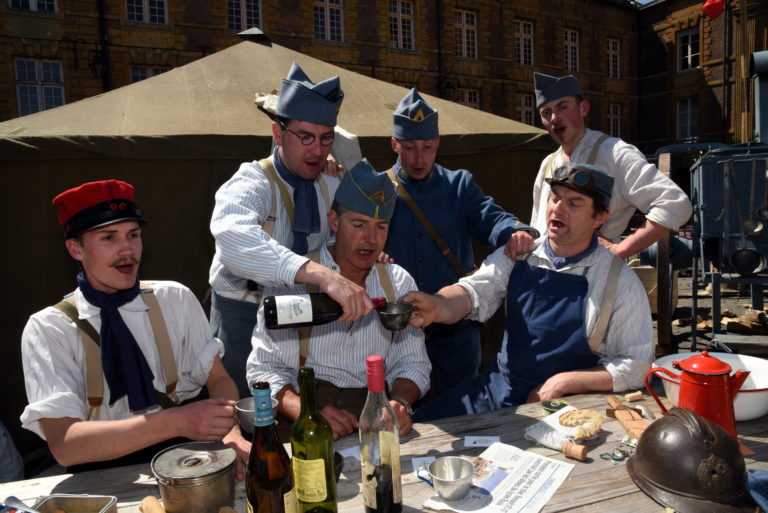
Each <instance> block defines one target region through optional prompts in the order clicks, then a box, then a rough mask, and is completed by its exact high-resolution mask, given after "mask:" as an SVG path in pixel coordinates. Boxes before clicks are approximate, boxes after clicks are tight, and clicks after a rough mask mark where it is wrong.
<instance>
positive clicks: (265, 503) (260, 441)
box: [245, 381, 297, 513]
mask: <svg viewBox="0 0 768 513" xmlns="http://www.w3.org/2000/svg"><path fill="white" fill-rule="evenodd" d="M253 403H254V416H253V441H252V444H251V452H250V454H249V456H248V472H247V476H246V481H245V498H246V507H247V511H248V513H272V512H278V513H297V503H296V490H295V488H294V486H293V472H292V468H291V460H290V459H289V458H288V453H287V452H285V447H283V444H282V443H280V437H279V436H278V434H277V427H276V426H275V418H274V415H273V414H272V399H271V396H270V392H269V383H266V382H264V381H260V382H258V383H255V384H254V385H253Z"/></svg>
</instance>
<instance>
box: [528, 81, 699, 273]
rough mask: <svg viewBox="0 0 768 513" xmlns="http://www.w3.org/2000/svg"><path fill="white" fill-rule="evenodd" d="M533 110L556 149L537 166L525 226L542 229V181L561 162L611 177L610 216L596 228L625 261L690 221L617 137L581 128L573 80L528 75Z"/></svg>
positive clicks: (683, 203)
mask: <svg viewBox="0 0 768 513" xmlns="http://www.w3.org/2000/svg"><path fill="white" fill-rule="evenodd" d="M533 82H534V88H535V90H536V106H537V107H538V109H539V115H540V116H541V122H542V124H543V125H544V129H545V130H547V131H548V132H549V135H550V136H551V137H552V139H554V140H555V142H556V143H558V144H559V145H560V147H559V148H558V149H557V151H555V152H554V153H552V154H551V155H549V156H548V157H547V158H545V159H544V161H543V162H542V163H541V167H540V168H539V173H538V176H537V177H536V181H535V182H534V186H533V212H532V214H531V225H532V226H533V227H535V228H537V229H538V230H539V231H542V233H543V230H545V229H546V225H547V218H546V209H547V199H548V198H549V194H550V190H551V189H550V187H549V184H548V183H547V181H546V180H545V179H546V178H551V177H552V171H553V170H555V169H557V168H558V167H560V166H561V165H562V164H563V163H565V162H581V163H584V164H594V165H596V166H597V167H599V168H600V169H603V170H604V171H606V172H607V173H608V174H610V175H611V176H613V178H614V185H613V191H612V194H611V204H610V210H611V213H610V216H609V217H608V219H607V220H606V221H605V223H604V224H603V226H602V228H600V237H599V241H600V244H602V245H603V246H605V247H606V248H608V249H609V250H610V251H612V252H613V253H615V254H616V255H618V256H620V257H621V258H627V257H628V256H630V255H634V254H635V253H638V252H640V251H642V250H643V249H645V248H647V247H648V246H650V245H651V244H653V243H654V242H656V241H658V240H659V239H661V237H662V236H664V234H666V233H667V232H669V231H670V230H676V229H677V228H679V227H680V226H681V225H682V224H684V223H685V222H687V221H688V219H689V218H690V217H691V213H692V207H691V202H690V200H689V199H688V197H687V196H686V195H685V193H684V192H683V191H682V190H681V189H680V187H678V186H677V185H676V184H675V183H674V182H673V181H672V180H670V179H669V177H667V176H665V175H664V174H662V173H661V172H660V171H659V170H658V169H656V166H654V165H653V164H650V163H649V162H648V161H647V160H646V159H645V157H644V156H643V154H642V153H640V151H639V150H638V149H637V148H635V147H634V146H632V145H631V144H627V143H626V142H624V141H623V140H621V139H620V138H618V137H610V136H608V135H607V134H604V133H602V132H599V131H597V130H590V129H589V128H587V125H586V117H587V116H588V115H589V110H590V103H589V101H588V100H586V99H585V98H584V97H583V95H582V93H581V87H580V86H579V82H578V80H577V79H576V77H574V76H572V75H568V76H564V77H559V78H558V77H552V76H549V75H545V74H543V73H534V74H533ZM636 209H637V210H640V211H641V212H642V213H643V214H645V222H644V223H643V225H642V226H641V227H640V228H638V229H637V230H636V231H634V232H633V233H631V234H630V235H628V236H627V237H625V238H624V239H622V240H620V239H619V237H620V236H621V235H622V233H623V232H624V230H625V229H626V228H627V225H628V224H629V220H630V218H631V217H632V215H633V214H634V213H635V210H636Z"/></svg>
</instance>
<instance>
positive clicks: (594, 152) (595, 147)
mask: <svg viewBox="0 0 768 513" xmlns="http://www.w3.org/2000/svg"><path fill="white" fill-rule="evenodd" d="M610 138H611V136H610V135H608V134H603V135H601V136H600V137H598V138H597V141H595V144H594V145H593V146H592V151H590V152H589V156H588V157H587V161H586V162H584V164H589V165H590V166H593V165H594V164H595V161H596V160H597V153H598V152H599V151H600V146H602V145H603V143H604V142H605V141H607V140H608V139H610ZM559 151H560V148H558V150H557V151H555V152H552V153H550V154H549V157H548V158H549V160H548V161H547V167H546V169H545V170H544V174H543V175H542V177H541V179H542V181H543V180H544V179H545V178H549V177H551V176H552V166H553V165H554V162H555V157H556V156H557V153H558V152H559Z"/></svg>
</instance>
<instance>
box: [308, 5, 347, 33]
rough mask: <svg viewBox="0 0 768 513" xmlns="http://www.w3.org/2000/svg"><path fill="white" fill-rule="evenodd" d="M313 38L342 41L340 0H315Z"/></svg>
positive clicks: (342, 26) (342, 19)
mask: <svg viewBox="0 0 768 513" xmlns="http://www.w3.org/2000/svg"><path fill="white" fill-rule="evenodd" d="M315 39H322V40H324V41H335V42H338V43H340V42H342V41H344V18H343V16H342V10H341V0H315Z"/></svg>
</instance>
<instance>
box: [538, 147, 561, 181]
mask: <svg viewBox="0 0 768 513" xmlns="http://www.w3.org/2000/svg"><path fill="white" fill-rule="evenodd" d="M559 151H560V148H558V149H557V150H555V151H553V152H552V153H550V154H549V155H548V156H547V159H548V160H547V167H545V168H544V172H543V173H542V174H541V183H544V179H546V178H549V177H550V176H552V167H553V166H554V165H555V158H556V157H557V153H558V152H559Z"/></svg>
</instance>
